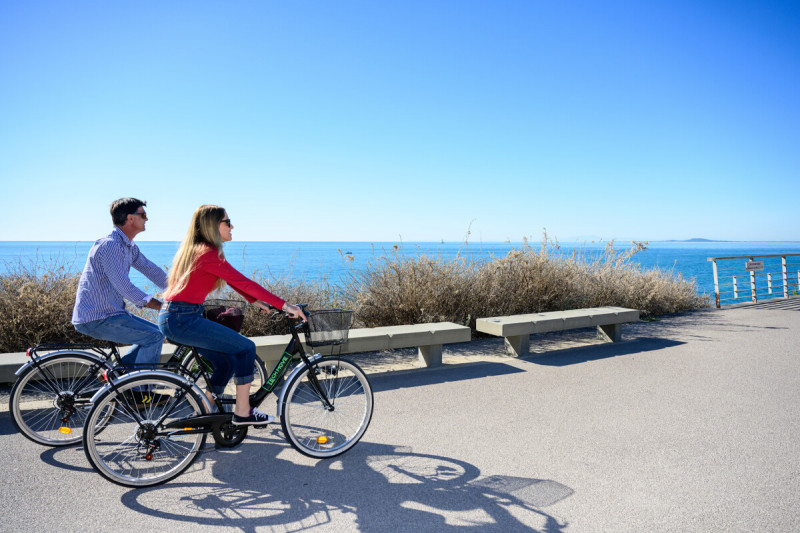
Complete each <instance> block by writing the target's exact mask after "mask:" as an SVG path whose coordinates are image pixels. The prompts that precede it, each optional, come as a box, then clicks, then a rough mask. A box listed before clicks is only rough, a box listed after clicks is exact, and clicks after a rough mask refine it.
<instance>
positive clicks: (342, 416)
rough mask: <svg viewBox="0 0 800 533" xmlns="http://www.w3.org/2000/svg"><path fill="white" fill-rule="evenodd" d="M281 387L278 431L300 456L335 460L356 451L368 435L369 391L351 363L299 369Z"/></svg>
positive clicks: (330, 362) (363, 376) (332, 362)
mask: <svg viewBox="0 0 800 533" xmlns="http://www.w3.org/2000/svg"><path fill="white" fill-rule="evenodd" d="M285 386H286V387H287V389H286V394H285V396H284V400H283V403H282V404H281V412H280V416H281V427H282V428H283V433H284V435H285V436H286V439H287V440H288V441H289V442H290V443H291V445H292V446H294V448H295V449H296V450H297V451H299V452H300V453H302V454H304V455H308V456H310V457H316V458H328V457H335V456H337V455H339V454H342V453H344V452H346V451H347V450H349V449H350V448H352V447H353V446H355V444H356V443H357V442H358V441H359V440H360V439H361V437H362V436H364V432H366V431H367V427H368V426H369V422H370V420H371V419H372V387H371V386H370V384H369V380H367V376H366V374H364V371H363V370H361V368H360V367H359V366H358V365H357V364H355V363H353V362H352V361H348V360H347V359H341V358H336V359H323V360H321V361H320V362H319V363H317V364H314V365H313V366H312V367H311V368H304V369H303V370H302V371H300V372H299V373H298V374H296V375H295V376H293V377H292V378H291V379H290V380H289V381H288V382H287V383H286V385H285ZM323 396H324V397H325V398H327V400H328V402H329V403H330V405H331V406H332V408H330V407H329V406H328V403H327V402H325V401H324V399H323Z"/></svg>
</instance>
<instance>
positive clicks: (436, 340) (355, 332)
mask: <svg viewBox="0 0 800 533" xmlns="http://www.w3.org/2000/svg"><path fill="white" fill-rule="evenodd" d="M290 338H291V335H268V336H264V337H251V339H252V340H253V342H255V343H256V352H257V353H258V356H259V357H260V358H261V359H262V360H263V361H264V363H265V364H266V366H267V369H268V370H271V369H272V368H274V367H275V364H276V363H277V362H278V360H279V359H280V358H281V356H282V355H283V349H284V348H286V345H287V344H288V343H289V339H290ZM471 338H472V333H471V332H470V329H469V327H468V326H460V325H458V324H454V323H453V322H433V323H430V324H412V325H407V326H384V327H378V328H360V329H351V330H350V333H349V335H348V341H347V342H346V343H345V344H342V345H339V346H324V347H321V348H311V349H309V348H308V347H307V346H305V344H304V347H305V348H306V353H321V354H323V355H331V354H347V353H358V352H374V351H379V350H395V349H398V348H417V350H418V351H417V353H418V356H419V360H420V362H422V363H423V364H424V365H425V366H427V367H436V366H440V365H441V364H442V346H443V345H445V344H453V343H457V342H469V341H470V340H471Z"/></svg>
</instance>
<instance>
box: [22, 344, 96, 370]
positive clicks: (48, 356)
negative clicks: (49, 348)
mask: <svg viewBox="0 0 800 533" xmlns="http://www.w3.org/2000/svg"><path fill="white" fill-rule="evenodd" d="M63 355H82V356H86V357H91V358H92V359H94V360H95V361H97V362H98V363H100V364H101V365H102V364H105V359H104V358H102V357H100V356H99V355H97V354H94V353H91V352H79V351H75V350H61V351H58V352H52V353H48V354H44V355H37V356H36V362H37V363H44V362H45V361H47V360H48V359H52V358H53V357H61V356H63ZM33 364H34V361H33V359H31V360H30V361H26V362H25V364H23V365H22V366H21V367H19V368H18V369H17V371H16V372H14V375H15V376H19V375H20V374H22V373H23V372H25V370H27V369H28V368H29V367H31V366H33Z"/></svg>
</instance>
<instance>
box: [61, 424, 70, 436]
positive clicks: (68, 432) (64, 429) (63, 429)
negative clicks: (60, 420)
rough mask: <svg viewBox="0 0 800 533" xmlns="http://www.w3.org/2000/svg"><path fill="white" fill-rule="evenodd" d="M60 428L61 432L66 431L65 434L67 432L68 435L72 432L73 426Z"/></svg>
mask: <svg viewBox="0 0 800 533" xmlns="http://www.w3.org/2000/svg"><path fill="white" fill-rule="evenodd" d="M58 430H59V431H60V432H61V433H64V434H67V435H69V434H70V433H72V428H68V427H66V426H61V427H60V428H58Z"/></svg>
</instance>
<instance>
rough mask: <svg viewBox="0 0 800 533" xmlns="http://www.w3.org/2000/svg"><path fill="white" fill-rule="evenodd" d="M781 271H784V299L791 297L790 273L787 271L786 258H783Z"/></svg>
mask: <svg viewBox="0 0 800 533" xmlns="http://www.w3.org/2000/svg"><path fill="white" fill-rule="evenodd" d="M781 270H782V271H783V297H784V298H788V297H789V272H788V271H787V270H786V256H785V255H784V256H783V257H781Z"/></svg>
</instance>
